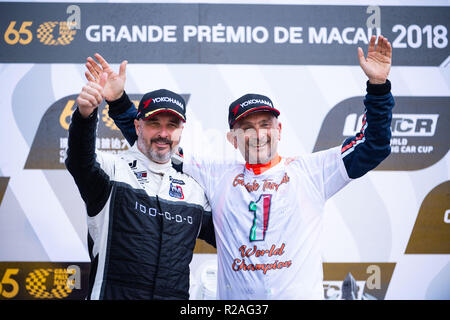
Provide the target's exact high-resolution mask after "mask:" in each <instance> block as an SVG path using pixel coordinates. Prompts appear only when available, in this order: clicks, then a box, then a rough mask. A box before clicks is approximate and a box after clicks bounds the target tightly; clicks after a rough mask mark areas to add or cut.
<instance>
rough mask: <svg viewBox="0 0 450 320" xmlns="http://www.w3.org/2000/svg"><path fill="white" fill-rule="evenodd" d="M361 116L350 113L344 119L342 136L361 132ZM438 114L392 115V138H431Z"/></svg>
mask: <svg viewBox="0 0 450 320" xmlns="http://www.w3.org/2000/svg"><path fill="white" fill-rule="evenodd" d="M362 118H363V115H360V116H359V117H358V115H357V114H356V113H351V114H349V115H348V116H347V117H346V118H345V124H344V130H343V131H342V135H344V136H354V135H355V134H356V133H358V132H359V131H360V130H361V124H362ZM438 118H439V114H406V113H402V114H393V115H392V123H391V132H392V136H393V137H395V136H401V137H406V136H409V137H432V136H434V133H435V131H436V126H437V122H438Z"/></svg>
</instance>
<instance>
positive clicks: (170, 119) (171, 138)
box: [135, 112, 183, 163]
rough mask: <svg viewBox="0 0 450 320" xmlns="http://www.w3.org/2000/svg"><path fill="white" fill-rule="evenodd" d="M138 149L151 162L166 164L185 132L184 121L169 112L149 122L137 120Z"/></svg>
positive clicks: (155, 116)
mask: <svg viewBox="0 0 450 320" xmlns="http://www.w3.org/2000/svg"><path fill="white" fill-rule="evenodd" d="M135 127H136V134H137V135H138V139H137V147H138V149H139V150H140V151H141V152H142V153H143V154H144V155H146V156H147V158H149V159H150V160H152V161H154V162H157V163H166V162H167V161H169V160H170V158H171V156H172V154H173V153H174V152H175V151H176V150H177V147H178V145H179V143H180V138H181V132H182V130H183V124H182V121H181V120H180V119H179V118H178V117H177V116H175V115H173V114H171V113H169V112H162V113H159V114H156V115H154V116H153V117H151V118H150V119H148V120H142V119H140V120H135Z"/></svg>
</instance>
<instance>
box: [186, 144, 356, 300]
mask: <svg viewBox="0 0 450 320" xmlns="http://www.w3.org/2000/svg"><path fill="white" fill-rule="evenodd" d="M183 170H184V172H185V173H187V174H189V175H191V176H192V177H193V178H194V179H196V180H197V182H198V183H199V184H200V185H201V186H202V187H203V188H204V189H205V192H206V195H207V197H208V199H209V202H210V205H211V208H212V213H213V221H214V227H215V233H216V243H217V258H218V284H217V298H218V299H227V300H229V299H323V283H322V281H323V270H322V246H321V241H320V239H321V232H322V226H323V222H322V219H323V207H324V204H325V201H326V200H327V199H328V198H330V197H331V196H332V195H333V194H335V193H336V192H337V191H339V190H340V189H341V188H343V187H344V186H345V185H346V184H347V183H348V182H350V181H351V179H350V178H349V177H348V175H347V171H346V169H345V166H344V163H343V161H342V156H341V148H340V147H336V148H332V149H328V150H325V151H321V152H316V153H313V154H309V155H306V156H301V157H299V159H297V160H295V161H292V162H291V163H289V164H287V165H286V164H285V159H282V160H281V162H280V163H278V164H277V165H275V166H273V167H272V168H270V169H268V170H267V171H265V172H263V173H262V174H260V175H255V174H254V173H253V171H252V170H248V169H247V168H246V167H245V164H244V163H231V164H230V163H217V162H210V161H207V160H199V159H194V158H190V159H189V158H186V159H185V162H184V165H183Z"/></svg>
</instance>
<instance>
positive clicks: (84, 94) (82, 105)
mask: <svg viewBox="0 0 450 320" xmlns="http://www.w3.org/2000/svg"><path fill="white" fill-rule="evenodd" d="M107 79H108V74H107V73H106V72H105V73H103V74H101V75H100V77H99V81H98V83H97V82H94V81H89V82H88V83H87V84H86V85H85V86H84V87H83V89H82V90H81V93H80V94H79V95H78V97H77V100H76V102H77V105H78V110H79V111H80V114H81V116H82V117H83V118H87V117H89V116H90V115H91V114H92V112H94V110H95V108H97V107H98V105H99V104H100V103H101V102H102V101H103V98H104V87H105V84H106V81H107Z"/></svg>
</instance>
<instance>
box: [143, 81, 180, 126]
mask: <svg viewBox="0 0 450 320" xmlns="http://www.w3.org/2000/svg"><path fill="white" fill-rule="evenodd" d="M161 112H170V113H173V114H175V115H176V116H178V118H180V119H181V120H183V121H186V103H185V101H184V99H183V98H182V97H181V96H180V95H179V94H176V93H175V92H172V91H169V90H166V89H160V90H156V91H151V92H148V93H146V94H145V95H144V96H143V97H142V99H141V102H139V107H138V113H137V115H136V119H143V120H148V119H149V118H151V117H152V116H154V115H156V114H158V113H161Z"/></svg>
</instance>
